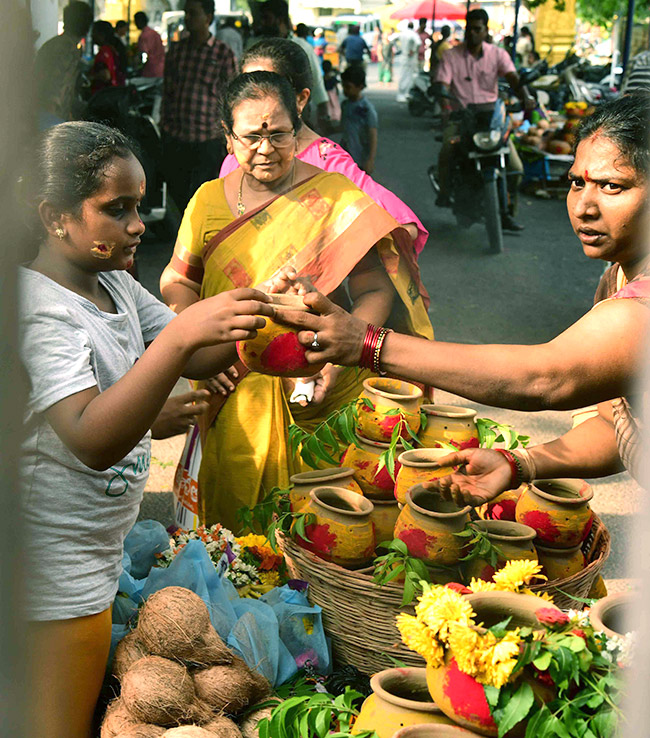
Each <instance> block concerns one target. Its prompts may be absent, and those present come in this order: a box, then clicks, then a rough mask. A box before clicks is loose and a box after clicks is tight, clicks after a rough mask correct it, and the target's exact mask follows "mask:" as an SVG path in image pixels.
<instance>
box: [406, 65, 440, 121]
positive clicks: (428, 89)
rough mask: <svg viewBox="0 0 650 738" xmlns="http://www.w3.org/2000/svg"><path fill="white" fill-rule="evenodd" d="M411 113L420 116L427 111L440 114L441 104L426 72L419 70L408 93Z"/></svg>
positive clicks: (431, 113)
mask: <svg viewBox="0 0 650 738" xmlns="http://www.w3.org/2000/svg"><path fill="white" fill-rule="evenodd" d="M407 101H408V109H409V113H410V114H411V115H412V116H414V117H415V118H419V117H421V116H422V115H424V114H425V113H429V114H430V115H436V114H438V115H439V114H440V104H439V102H438V98H437V96H436V94H435V91H434V89H433V86H432V85H431V78H430V77H429V75H428V74H427V73H426V72H419V73H418V75H417V76H416V78H415V79H414V80H413V86H412V87H411V89H410V90H409V92H408V95H407Z"/></svg>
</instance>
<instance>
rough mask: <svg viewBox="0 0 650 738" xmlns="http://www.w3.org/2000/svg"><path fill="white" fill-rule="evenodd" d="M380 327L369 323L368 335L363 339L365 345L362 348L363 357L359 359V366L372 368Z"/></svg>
mask: <svg viewBox="0 0 650 738" xmlns="http://www.w3.org/2000/svg"><path fill="white" fill-rule="evenodd" d="M379 331H380V329H379V328H377V327H376V326H374V325H372V324H370V323H369V324H368V328H367V329H366V335H365V336H364V339H363V347H362V349H361V357H360V359H359V366H360V367H363V368H364V369H372V366H373V356H374V350H375V346H376V341H377V336H378V335H379Z"/></svg>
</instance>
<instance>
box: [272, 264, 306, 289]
mask: <svg viewBox="0 0 650 738" xmlns="http://www.w3.org/2000/svg"><path fill="white" fill-rule="evenodd" d="M315 291H316V288H315V287H314V285H313V284H312V283H311V279H310V278H309V277H299V276H298V275H297V273H296V270H295V269H294V268H293V267H282V269H280V271H279V272H277V274H275V275H274V276H273V277H271V279H270V280H269V282H268V292H269V294H274V293H283V294H287V295H306V294H307V293H308V292H315Z"/></svg>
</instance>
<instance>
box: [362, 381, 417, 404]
mask: <svg viewBox="0 0 650 738" xmlns="http://www.w3.org/2000/svg"><path fill="white" fill-rule="evenodd" d="M375 382H399V384H400V385H401V386H402V387H406V388H408V391H409V394H408V395H400V394H397V393H395V392H388V391H387V390H383V389H380V388H378V387H375V386H373V385H374V383H375ZM363 388H364V389H365V390H366V391H367V392H370V393H372V394H373V395H379V397H385V398H386V399H388V400H393V401H397V402H399V401H400V400H401V401H402V402H403V401H404V400H419V399H420V397H422V395H423V392H422V390H421V389H420V388H419V387H417V386H416V385H414V384H412V383H411V382H406V381H404V380H403V379H385V378H384V377H369V378H368V379H364V380H363Z"/></svg>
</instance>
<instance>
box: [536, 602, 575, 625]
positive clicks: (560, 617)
mask: <svg viewBox="0 0 650 738" xmlns="http://www.w3.org/2000/svg"><path fill="white" fill-rule="evenodd" d="M535 617H536V618H537V619H538V620H539V622H540V623H542V624H543V625H550V626H554V625H558V626H559V627H562V626H563V625H566V624H567V623H568V622H569V616H568V615H566V614H565V613H563V612H562V611H561V610H556V609H555V608H554V607H540V608H539V610H535Z"/></svg>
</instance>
